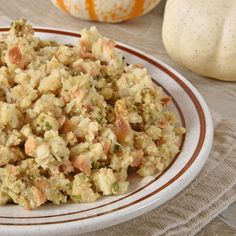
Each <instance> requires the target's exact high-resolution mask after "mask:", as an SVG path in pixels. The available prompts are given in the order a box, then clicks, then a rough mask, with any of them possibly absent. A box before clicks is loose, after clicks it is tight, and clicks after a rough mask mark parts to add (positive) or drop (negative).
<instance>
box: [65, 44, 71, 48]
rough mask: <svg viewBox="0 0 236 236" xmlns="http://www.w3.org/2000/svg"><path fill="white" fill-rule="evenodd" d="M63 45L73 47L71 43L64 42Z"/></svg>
mask: <svg viewBox="0 0 236 236" xmlns="http://www.w3.org/2000/svg"><path fill="white" fill-rule="evenodd" d="M64 45H65V46H67V47H70V48H72V47H73V45H72V44H71V43H65V44H64Z"/></svg>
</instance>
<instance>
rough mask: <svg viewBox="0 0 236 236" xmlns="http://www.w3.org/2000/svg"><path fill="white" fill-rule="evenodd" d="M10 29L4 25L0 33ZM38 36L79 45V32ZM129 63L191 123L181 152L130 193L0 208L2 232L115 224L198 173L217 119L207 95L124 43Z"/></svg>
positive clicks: (63, 231) (70, 231)
mask: <svg viewBox="0 0 236 236" xmlns="http://www.w3.org/2000/svg"><path fill="white" fill-rule="evenodd" d="M6 30H8V29H7V28H1V29H0V32H1V31H2V32H4V31H6ZM36 31H37V33H36V35H37V36H39V37H40V38H43V39H53V40H57V41H59V42H62V43H72V44H75V43H76V42H77V41H78V37H79V34H77V33H73V32H68V31H62V30H55V29H36ZM117 47H118V48H119V50H121V51H122V53H123V55H124V56H125V57H126V60H127V62H128V63H142V64H144V66H145V67H146V68H148V71H149V73H150V74H151V76H152V77H153V81H154V82H155V83H157V84H159V85H161V86H162V87H163V88H164V90H165V92H166V93H167V94H169V95H171V96H172V98H173V106H172V108H171V109H173V110H174V111H175V112H176V113H177V114H178V115H179V117H180V119H181V120H182V124H183V125H184V126H185V127H186V128H187V134H186V136H185V137H184V138H183V140H182V151H181V152H180V154H179V155H178V156H177V157H176V158H175V159H174V161H173V162H172V164H171V166H170V167H169V168H168V169H167V170H166V171H165V172H164V173H163V174H162V175H161V176H159V177H157V176H156V177H155V178H154V180H152V181H151V182H149V183H140V179H139V178H137V176H133V177H132V178H131V185H130V189H129V192H128V193H127V194H125V195H122V196H112V197H106V198H103V199H102V200H100V201H98V202H95V203H89V204H64V205H60V206H56V205H51V204H47V205H45V206H42V207H40V208H39V209H36V210H33V211H26V210H24V209H23V208H21V207H19V206H16V205H7V206H2V207H0V235H4V236H7V235H14V236H19V235H30V236H31V235H50V234H53V235H58V236H60V235H61V236H65V235H75V234H78V233H82V232H88V231H93V230H97V229H101V228H105V227H108V226H111V225H115V224H118V223H121V222H124V221H127V220H129V219H131V218H134V217H137V216H138V215H141V214H143V213H145V212H147V211H149V210H151V209H153V208H155V207H158V206H160V205H161V204H163V203H164V202H166V201H167V200H169V199H170V198H172V197H174V196H175V195H176V194H177V193H178V192H180V191H181V190H182V189H183V188H185V187H186V186H187V185H188V184H189V183H190V182H191V181H192V180H193V179H194V177H195V176H196V175H197V174H198V173H199V171H200V170H201V168H202V167H203V165H204V163H205V162H206V159H207V157H208V155H209V152H210V149H211V146H212V140H213V126H212V120H211V116H210V113H209V110H208V108H207V105H206V103H205V102H204V100H203V98H202V96H201V95H200V94H199V93H198V91H197V90H196V89H195V88H194V87H193V86H192V85H191V84H190V83H189V82H188V80H186V79H185V78H184V77H183V76H182V75H180V74H179V73H178V72H176V71H175V70H174V69H172V68H171V67H169V66H168V65H166V64H165V63H163V62H161V61H160V60H158V59H156V58H154V57H152V56H149V55H147V54H145V53H143V52H141V51H139V50H137V49H134V48H132V47H129V46H127V45H124V44H121V43H119V44H118V46H117Z"/></svg>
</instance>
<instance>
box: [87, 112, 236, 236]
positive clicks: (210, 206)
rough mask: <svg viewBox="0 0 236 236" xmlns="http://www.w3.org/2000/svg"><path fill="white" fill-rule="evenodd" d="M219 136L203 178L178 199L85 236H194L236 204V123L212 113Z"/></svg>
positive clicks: (201, 176) (216, 136)
mask: <svg viewBox="0 0 236 236" xmlns="http://www.w3.org/2000/svg"><path fill="white" fill-rule="evenodd" d="M212 117H213V121H214V127H215V134H214V143H213V148H212V151H211V154H210V156H209V158H208V160H207V162H206V164H205V166H204V167H203V169H202V171H201V172H200V174H199V175H198V176H197V177H196V178H195V179H194V180H193V181H192V183H191V184H190V185H188V186H187V187H186V188H185V189H184V190H183V191H182V192H180V193H179V194H178V195H177V196H176V197H174V198H173V199H171V200H169V201H168V202H166V203H165V204H163V205H162V206H160V207H159V208H157V209H154V210H152V211H151V212H149V213H146V214H144V215H142V216H140V217H138V218H136V219H133V220H130V221H128V222H126V223H122V224H119V225H116V226H112V227H110V228H107V229H104V230H99V231H96V232H92V233H87V234H83V236H109V235H114V236H116V235H119V236H123V235H124V236H129V235H132V236H133V235H138V236H139V235H140V236H141V235H142V236H146V235H155V236H157V235H165V236H167V235H174V236H178V235H181V236H184V235H194V234H196V233H197V232H198V231H199V230H200V229H201V228H203V227H204V226H205V225H206V224H207V223H209V222H210V221H211V220H212V219H213V218H214V217H216V216H217V215H218V214H219V213H220V212H222V211H223V210H224V209H225V208H227V207H228V206H229V205H230V204H231V203H232V202H234V201H235V200H236V120H227V119H223V118H221V117H220V116H219V115H218V114H216V113H214V112H212Z"/></svg>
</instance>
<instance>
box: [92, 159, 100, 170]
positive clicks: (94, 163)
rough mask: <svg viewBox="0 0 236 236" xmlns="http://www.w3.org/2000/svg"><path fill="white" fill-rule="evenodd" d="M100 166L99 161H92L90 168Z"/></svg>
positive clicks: (96, 168) (95, 168)
mask: <svg viewBox="0 0 236 236" xmlns="http://www.w3.org/2000/svg"><path fill="white" fill-rule="evenodd" d="M100 167H101V163H100V162H98V161H94V162H93V163H92V168H93V169H94V170H98V169H99V168H100Z"/></svg>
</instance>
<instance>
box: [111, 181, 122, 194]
mask: <svg viewBox="0 0 236 236" xmlns="http://www.w3.org/2000/svg"><path fill="white" fill-rule="evenodd" d="M111 188H112V191H113V192H114V193H117V192H118V191H119V188H120V187H119V184H118V183H117V182H116V183H114V184H113V185H112V187H111Z"/></svg>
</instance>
